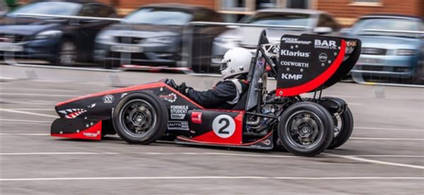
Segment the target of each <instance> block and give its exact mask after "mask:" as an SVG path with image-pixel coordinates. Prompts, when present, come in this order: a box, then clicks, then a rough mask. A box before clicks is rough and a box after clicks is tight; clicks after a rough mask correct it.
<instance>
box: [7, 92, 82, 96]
mask: <svg viewBox="0 0 424 195" xmlns="http://www.w3.org/2000/svg"><path fill="white" fill-rule="evenodd" d="M0 95H1V96H5V95H6V96H7V95H9V96H42V97H77V96H78V95H72V94H45V93H0Z"/></svg>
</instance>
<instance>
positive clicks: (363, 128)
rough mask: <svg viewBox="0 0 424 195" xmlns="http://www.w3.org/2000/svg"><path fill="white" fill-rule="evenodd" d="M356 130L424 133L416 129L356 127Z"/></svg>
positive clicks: (423, 130) (422, 130)
mask: <svg viewBox="0 0 424 195" xmlns="http://www.w3.org/2000/svg"><path fill="white" fill-rule="evenodd" d="M355 129H361V130H385V131H420V132H424V129H414V128H388V127H355Z"/></svg>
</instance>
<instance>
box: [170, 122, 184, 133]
mask: <svg viewBox="0 0 424 195" xmlns="http://www.w3.org/2000/svg"><path fill="white" fill-rule="evenodd" d="M168 129H169V130H183V131H188V130H189V128H188V122H187V121H168Z"/></svg>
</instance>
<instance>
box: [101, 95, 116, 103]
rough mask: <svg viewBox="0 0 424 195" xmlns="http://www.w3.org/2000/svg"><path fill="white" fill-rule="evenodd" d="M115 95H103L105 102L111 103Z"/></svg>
mask: <svg viewBox="0 0 424 195" xmlns="http://www.w3.org/2000/svg"><path fill="white" fill-rule="evenodd" d="M113 99H114V98H113V95H105V96H103V103H105V104H111V103H112V102H113Z"/></svg>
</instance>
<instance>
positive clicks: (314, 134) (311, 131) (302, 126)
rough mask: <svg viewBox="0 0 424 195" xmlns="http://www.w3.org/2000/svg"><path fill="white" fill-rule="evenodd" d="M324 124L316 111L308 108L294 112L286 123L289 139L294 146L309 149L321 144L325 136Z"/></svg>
mask: <svg viewBox="0 0 424 195" xmlns="http://www.w3.org/2000/svg"><path fill="white" fill-rule="evenodd" d="M323 130H324V125H323V123H322V121H321V119H320V118H319V117H318V115H316V114H315V113H313V112H311V111H307V110H301V111H297V112H295V113H294V114H292V115H291V116H290V117H289V118H288V120H287V122H286V125H285V131H286V135H287V139H288V141H289V143H290V144H291V145H292V146H295V147H296V148H298V149H299V150H303V151H307V150H311V149H314V148H315V147H317V146H318V145H319V143H320V142H321V140H322V139H323V137H324V131H323Z"/></svg>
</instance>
